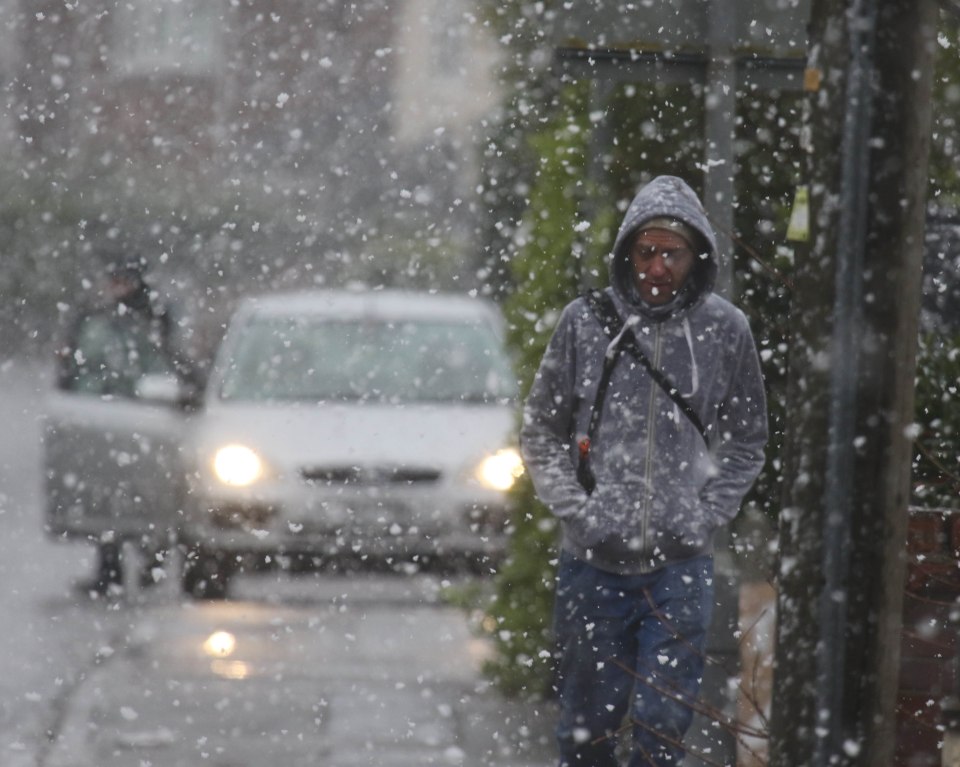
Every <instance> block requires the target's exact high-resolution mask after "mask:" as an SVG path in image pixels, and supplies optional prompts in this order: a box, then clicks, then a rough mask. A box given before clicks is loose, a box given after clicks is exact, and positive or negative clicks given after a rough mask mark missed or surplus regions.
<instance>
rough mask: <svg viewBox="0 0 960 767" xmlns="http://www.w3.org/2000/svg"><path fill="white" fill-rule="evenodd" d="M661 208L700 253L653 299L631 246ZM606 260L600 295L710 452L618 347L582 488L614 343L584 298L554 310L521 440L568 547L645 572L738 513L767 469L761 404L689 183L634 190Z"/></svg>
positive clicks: (697, 546) (747, 343)
mask: <svg viewBox="0 0 960 767" xmlns="http://www.w3.org/2000/svg"><path fill="white" fill-rule="evenodd" d="M664 216H666V217H670V218H675V219H679V220H680V221H683V222H684V223H686V224H687V225H689V226H690V227H692V228H693V229H694V230H696V231H697V232H698V233H699V234H700V235H701V236H702V238H703V242H702V249H703V253H702V255H701V256H700V258H699V259H698V261H697V262H696V263H695V265H694V267H693V269H692V270H691V272H690V274H689V276H688V278H687V281H686V283H685V284H684V286H683V288H682V289H681V290H680V292H679V293H678V294H677V295H676V296H675V297H674V298H673V299H672V300H671V301H670V302H669V303H667V304H665V305H658V306H652V305H650V304H647V303H645V302H644V301H643V300H642V299H641V298H640V296H639V294H638V292H637V290H636V288H635V287H634V282H633V277H632V268H633V267H632V264H631V262H630V256H629V253H630V248H631V245H632V242H633V239H634V235H635V233H636V232H637V231H638V230H639V229H640V228H641V226H642V225H643V224H644V223H645V222H647V221H650V220H651V219H654V218H661V217H664ZM611 258H612V262H611V265H610V274H611V285H610V287H608V288H607V289H606V292H607V293H608V295H610V296H611V297H612V298H613V301H614V303H615V305H616V307H617V310H618V311H619V313H620V316H621V317H622V318H623V319H624V320H626V321H627V322H628V324H632V330H633V332H634V335H635V337H636V340H637V342H638V344H639V345H640V347H641V348H642V349H643V351H644V353H645V354H646V355H647V357H648V358H649V359H650V361H651V362H652V363H653V364H654V365H655V366H656V367H657V368H659V369H660V371H661V372H663V373H664V374H665V375H666V376H667V378H669V379H670V380H671V381H672V382H673V384H674V385H675V386H676V387H677V389H678V390H679V391H680V393H681V394H682V395H683V396H684V398H685V399H686V400H687V401H688V402H689V403H690V404H691V405H692V407H693V409H694V410H695V411H696V413H697V415H698V416H699V418H700V421H701V423H702V424H703V425H704V427H706V429H707V435H708V439H709V446H708V445H707V443H706V442H705V441H704V439H703V437H702V436H701V434H700V433H699V431H697V429H696V427H695V426H694V425H693V424H692V423H691V422H690V420H689V419H688V418H687V416H686V415H685V414H684V413H683V411H682V410H680V408H679V407H678V406H677V405H676V404H675V403H674V402H673V401H672V400H671V399H670V398H669V396H668V395H667V394H666V393H665V392H664V391H663V389H661V388H660V387H659V386H658V385H657V384H656V383H655V382H654V380H653V379H652V378H651V377H650V375H649V373H648V372H647V371H646V370H645V369H644V368H643V367H641V365H640V364H639V363H638V362H637V361H636V360H635V359H634V358H633V357H632V356H631V355H630V354H629V353H628V352H626V351H623V352H622V353H621V354H620V357H619V359H618V361H617V363H616V366H615V367H614V369H613V373H612V375H611V378H610V384H609V388H608V390H607V395H606V399H605V403H604V410H603V415H602V418H601V421H600V425H599V428H598V429H597V431H596V433H595V434H594V439H593V443H592V445H591V450H590V465H591V468H592V470H593V473H594V475H595V477H596V488H595V489H594V491H593V493H592V494H590V495H588V494H587V492H586V491H585V490H584V489H583V488H582V487H581V486H580V484H579V483H578V482H577V478H576V466H577V459H578V451H577V442H578V441H579V439H580V438H581V437H583V436H584V435H585V434H586V432H587V426H588V422H589V420H590V413H591V409H592V407H593V403H594V397H595V394H596V389H597V383H598V381H599V378H600V372H601V369H602V367H603V358H604V354H605V353H606V351H607V347H608V345H609V343H610V340H609V338H608V337H607V336H606V335H605V334H604V332H603V329H602V328H601V326H600V323H599V322H598V321H597V319H596V318H595V317H594V316H593V314H592V313H591V311H590V308H589V307H588V305H587V303H586V301H585V299H583V298H577V299H576V300H574V301H573V302H572V303H570V304H569V305H567V307H566V308H565V309H564V310H563V313H562V314H561V316H560V319H559V321H558V324H557V327H556V329H555V330H554V333H553V336H552V338H551V340H550V343H549V345H548V347H547V350H546V352H545V354H544V356H543V360H542V362H541V364H540V369H539V370H538V372H537V375H536V378H535V380H534V383H533V387H532V389H531V391H530V394H529V397H528V399H527V401H526V405H525V408H524V413H523V426H522V429H521V434H520V444H521V449H522V452H523V457H524V460H525V462H526V466H527V469H528V471H529V472H530V475H531V477H532V479H533V483H534V487H535V488H536V491H537V494H538V496H539V497H540V499H541V500H542V501H543V502H544V503H545V504H546V505H547V506H548V507H549V508H550V510H551V511H552V512H553V514H554V515H555V516H556V517H557V518H558V519H560V521H561V525H562V529H563V548H564V549H565V550H566V551H568V552H570V553H571V554H573V555H574V556H576V557H578V558H580V559H582V560H585V561H588V562H590V563H591V564H592V565H594V566H595V567H598V568H600V569H603V570H608V571H611V572H617V573H643V572H650V571H652V570H655V569H657V568H659V567H663V566H664V565H666V564H670V563H672V562H678V561H681V560H684V559H689V558H691V557H694V556H697V555H700V554H703V553H707V552H709V551H710V550H711V547H712V539H713V532H714V531H715V530H716V528H717V527H718V526H720V525H722V524H724V523H726V522H729V521H730V520H731V519H733V517H734V516H736V514H737V512H738V510H739V508H740V504H741V502H742V501H743V496H744V495H745V494H746V492H747V491H748V490H749V488H750V486H751V485H752V484H753V481H754V480H755V479H756V477H757V474H758V473H759V472H760V469H761V467H762V465H763V460H764V457H763V449H764V445H765V444H766V441H767V412H766V398H765V395H764V387H763V380H762V378H761V374H760V363H759V359H758V357H757V350H756V345H755V343H754V340H753V336H752V335H751V333H750V328H749V325H748V324H747V319H746V317H745V316H744V314H743V312H741V311H740V310H739V309H737V308H736V307H735V306H733V305H732V304H731V303H729V302H728V301H726V300H724V299H723V298H721V297H720V296H718V295H716V294H714V293H713V292H712V288H713V284H714V279H715V276H716V272H717V247H716V240H715V238H714V235H713V230H712V229H711V227H710V224H709V222H708V220H707V217H706V215H705V213H704V210H703V206H702V205H701V203H700V200H699V199H698V198H697V196H696V194H695V193H694V192H693V190H692V189H691V188H690V187H689V186H688V185H687V184H686V183H685V182H683V181H682V180H681V179H679V178H675V177H672V176H660V177H658V178H655V179H654V180H653V181H651V182H650V183H649V184H647V185H646V186H644V187H643V188H642V189H640V191H639V192H638V193H637V196H636V197H635V198H634V200H633V202H632V203H631V204H630V207H629V208H628V210H627V213H626V215H625V216H624V219H623V223H622V225H621V226H620V230H619V233H618V234H617V238H616V242H615V243H614V250H613V253H612V256H611Z"/></svg>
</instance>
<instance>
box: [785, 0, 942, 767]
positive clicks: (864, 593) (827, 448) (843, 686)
mask: <svg viewBox="0 0 960 767" xmlns="http://www.w3.org/2000/svg"><path fill="white" fill-rule="evenodd" d="M811 19H812V26H811V47H810V52H811V54H810V66H811V67H814V68H816V69H819V70H820V72H821V75H822V77H821V80H820V88H819V90H818V91H816V92H815V93H813V94H812V95H811V99H810V116H809V117H810V119H809V127H810V130H811V132H812V136H813V141H812V144H811V151H810V154H809V160H808V163H807V165H808V171H807V172H808V181H809V184H810V190H811V214H812V215H811V223H812V231H811V238H810V242H811V246H810V252H809V253H808V254H805V257H804V259H803V261H802V263H800V264H799V266H798V274H797V280H796V294H795V297H794V307H793V330H792V337H791V362H790V366H791V370H790V383H789V390H788V413H789V416H788V418H789V422H788V426H787V430H788V434H787V454H786V456H785V465H784V471H785V481H784V499H783V501H784V502H783V516H782V519H781V542H780V548H781V566H780V581H779V587H780V594H779V602H778V614H779V616H780V620H779V625H778V635H777V649H776V672H775V674H776V677H775V688H774V703H773V716H772V722H771V730H772V731H771V764H773V765H784V766H786V765H797V764H805V765H827V764H831V765H832V764H849V765H864V767H874V766H875V765H880V764H892V763H893V747H894V723H895V704H896V691H897V676H898V667H899V640H900V622H901V611H902V597H903V579H904V571H905V555H904V545H905V537H906V521H907V504H908V500H909V492H910V458H911V447H910V446H911V441H912V439H911V437H912V435H911V428H910V425H911V424H912V422H913V381H914V372H915V354H916V340H917V321H918V315H919V301H920V277H921V261H922V247H923V228H924V212H925V200H926V183H927V175H926V171H927V157H928V152H929V136H930V117H931V116H930V103H931V86H932V74H933V44H934V35H935V27H936V6H935V4H934V2H933V0H862V1H859V0H813V3H812V9H811Z"/></svg>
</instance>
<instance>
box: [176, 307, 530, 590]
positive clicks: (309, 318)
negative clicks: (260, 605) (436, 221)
mask: <svg viewBox="0 0 960 767" xmlns="http://www.w3.org/2000/svg"><path fill="white" fill-rule="evenodd" d="M516 395H517V388H516V380H515V377H514V374H513V371H512V368H511V364H510V361H509V359H508V357H507V355H506V353H505V351H504V346H503V340H502V328H501V318H500V316H499V314H498V312H497V310H496V309H495V308H494V306H493V305H492V304H490V303H488V302H486V301H484V300H480V299H474V298H470V297H467V296H452V295H440V294H431V293H402V292H392V291H386V290H382V291H367V292H342V291H316V292H306V293H300V294H274V295H269V296H265V297H260V298H253V299H248V300H246V301H245V302H244V303H243V304H242V305H241V306H240V307H239V308H238V310H237V311H236V313H235V315H234V316H233V318H232V320H231V322H230V324H229V327H228V329H227V333H226V335H225V337H224V340H223V343H222V345H221V348H220V350H219V352H218V354H217V357H216V360H215V363H214V366H213V369H212V372H211V375H210V377H209V379H208V382H207V386H206V391H205V396H204V398H203V405H202V408H201V409H200V410H199V412H198V413H197V414H195V416H194V417H193V418H192V419H190V422H189V424H188V429H187V434H186V439H185V442H184V451H185V454H184V455H183V459H184V462H185V464H186V465H187V466H189V467H190V469H191V470H190V471H189V472H188V481H189V482H188V488H187V493H186V501H185V505H184V508H183V518H182V520H181V521H180V524H179V531H178V533H179V539H180V541H181V543H182V544H184V545H185V547H186V551H187V558H186V562H185V570H184V579H183V586H184V589H185V590H186V591H187V592H190V593H193V594H195V595H198V596H213V597H217V596H222V595H223V594H224V593H225V590H226V586H227V583H228V581H229V579H230V577H231V575H233V574H234V573H236V572H237V571H238V570H239V569H240V568H242V567H245V566H255V565H257V564H258V563H262V562H267V561H271V560H273V561H275V560H277V559H278V558H279V559H280V560H281V561H283V560H285V559H289V560H290V561H291V562H293V563H295V564H296V563H304V564H307V565H323V564H325V563H337V562H342V561H344V560H349V561H354V562H358V563H363V562H377V563H381V564H386V565H388V566H402V565H407V566H419V565H421V564H428V563H430V562H433V561H438V562H441V563H449V562H451V561H465V562H466V561H469V562H471V563H473V564H475V565H479V566H481V567H485V566H489V565H490V564H491V563H492V562H493V561H494V560H495V559H496V558H497V557H498V556H500V555H501V554H502V552H503V550H504V545H505V540H506V539H505V536H506V528H507V522H508V520H507V503H506V497H505V493H506V491H507V490H508V489H509V488H510V486H511V485H512V484H513V482H514V480H515V479H516V477H517V476H518V475H519V473H520V472H521V471H522V464H521V461H520V458H519V455H518V453H517V450H516V449H515V447H514V446H513V443H514V440H513V434H514V432H515V428H516V423H515V418H516V412H517V402H516Z"/></svg>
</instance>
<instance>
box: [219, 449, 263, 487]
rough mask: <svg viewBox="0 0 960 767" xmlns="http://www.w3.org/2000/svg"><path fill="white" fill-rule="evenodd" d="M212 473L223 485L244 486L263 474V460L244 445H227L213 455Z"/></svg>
mask: <svg viewBox="0 0 960 767" xmlns="http://www.w3.org/2000/svg"><path fill="white" fill-rule="evenodd" d="M213 473H214V474H215V475H216V476H217V479H219V480H220V481H221V482H223V483H224V484H225V485H233V486H234V487H244V486H245V485H250V484H252V483H254V482H256V481H257V480H258V479H259V478H260V477H261V476H262V475H263V462H262V461H261V460H260V456H258V455H257V454H256V453H255V452H254V451H253V450H251V449H250V448H249V447H246V446H244V445H227V446H226V447H221V448H220V449H219V450H217V452H216V454H215V455H214V456H213Z"/></svg>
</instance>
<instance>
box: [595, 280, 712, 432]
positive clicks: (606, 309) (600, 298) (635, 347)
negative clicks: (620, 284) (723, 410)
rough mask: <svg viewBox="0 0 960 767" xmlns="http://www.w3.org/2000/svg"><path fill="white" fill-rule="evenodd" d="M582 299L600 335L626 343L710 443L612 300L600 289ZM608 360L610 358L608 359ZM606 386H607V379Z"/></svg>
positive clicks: (700, 425) (695, 415)
mask: <svg viewBox="0 0 960 767" xmlns="http://www.w3.org/2000/svg"><path fill="white" fill-rule="evenodd" d="M584 298H586V300H587V305H588V306H589V307H590V311H591V312H593V314H594V316H595V317H596V318H597V320H598V321H599V322H600V326H601V327H602V328H603V332H604V333H606V334H607V336H608V337H609V338H610V339H611V340H612V341H616V340H617V338H618V337H619V339H620V344H625V345H626V349H627V351H628V352H630V354H631V355H632V356H633V357H634V358H635V359H636V360H637V361H638V362H639V363H640V364H641V365H643V367H644V368H646V370H647V372H648V373H649V374H650V377H651V378H653V380H654V381H655V382H656V383H657V385H658V386H659V387H660V388H661V389H663V391H664V392H666V394H667V396H668V397H670V399H671V400H673V402H674V403H675V404H676V405H677V407H678V408H680V410H681V412H682V413H683V414H684V415H685V416H686V417H687V418H688V419H689V420H690V423H692V424H693V425H694V427H696V429H697V431H698V432H700V436H701V437H703V441H704V442H705V443H706V444H707V446H708V447H709V445H710V440H709V439H708V438H707V430H706V429H705V428H704V426H703V422H702V421H701V420H700V416H699V415H697V411H696V410H694V409H693V406H692V405H691V404H690V403H689V402H688V401H687V400H686V399H685V398H684V396H683V395H682V394H681V393H680V390H679V389H677V387H676V386H674V384H673V382H672V381H671V380H670V379H669V378H667V377H666V376H665V375H664V374H663V373H662V372H660V371H659V370H658V369H657V368H656V367H654V365H653V363H652V362H651V361H650V359H649V358H648V357H647V355H646V354H644V353H643V350H642V349H641V348H640V345H639V344H638V343H637V339H636V337H635V336H634V334H633V330H632V329H630V328H627V329H626V330H624V322H623V319H622V318H621V317H620V313H619V312H618V311H617V307H616V306H614V304H613V299H612V298H610V296H609V295H607V294H606V293H605V292H604V291H602V290H591V291H588V292H587V293H586V294H585V295H584ZM616 356H617V355H615V356H614V362H615V361H616ZM607 359H609V356H608V358H607ZM604 367H606V360H605V361H604ZM607 383H608V384H609V380H608V382H607ZM604 396H606V392H604ZM601 404H602V403H601ZM594 417H596V418H597V419H598V421H599V416H597V414H596V413H592V414H591V417H590V420H591V422H592V421H593V419H594Z"/></svg>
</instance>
